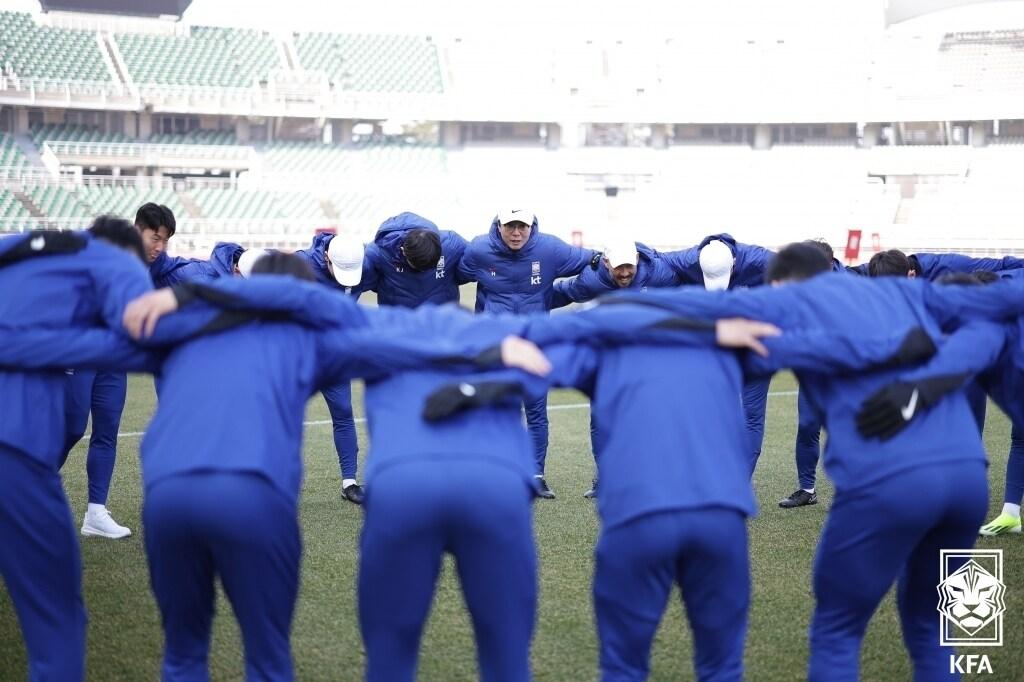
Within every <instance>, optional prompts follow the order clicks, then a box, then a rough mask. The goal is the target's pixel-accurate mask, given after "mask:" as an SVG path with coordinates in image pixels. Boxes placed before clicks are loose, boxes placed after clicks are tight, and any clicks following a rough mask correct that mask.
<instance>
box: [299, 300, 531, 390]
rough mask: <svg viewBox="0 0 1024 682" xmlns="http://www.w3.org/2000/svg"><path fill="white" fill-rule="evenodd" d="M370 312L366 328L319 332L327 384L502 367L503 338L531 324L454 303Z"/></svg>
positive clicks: (508, 316) (517, 333)
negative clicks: (411, 373)
mask: <svg viewBox="0 0 1024 682" xmlns="http://www.w3.org/2000/svg"><path fill="white" fill-rule="evenodd" d="M367 313H368V321H369V323H368V324H367V325H366V326H364V327H360V328H352V329H346V330H328V331H326V332H322V333H321V334H320V335H319V338H318V341H317V343H318V347H319V348H320V352H319V355H318V357H320V358H321V360H322V363H321V373H322V375H323V376H324V377H326V383H327V384H330V383H332V382H334V383H337V382H339V381H342V380H345V379H354V378H359V377H362V378H366V379H374V378H379V377H383V376H388V375H390V374H392V373H395V372H402V371H415V370H422V369H424V368H431V369H435V370H446V371H451V372H453V373H465V372H474V371H476V372H479V371H482V370H485V369H493V368H499V367H501V354H500V344H501V341H502V339H504V338H505V337H506V336H510V335H520V334H521V332H522V329H523V327H524V326H525V320H524V319H523V318H520V317H515V316H512V315H507V316H501V317H498V316H485V317H474V316H472V315H470V314H469V313H467V312H465V311H462V310H460V309H456V308H454V307H436V306H422V307H420V308H416V309H406V308H390V307H389V308H387V309H376V310H372V311H367Z"/></svg>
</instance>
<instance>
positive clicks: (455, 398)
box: [423, 381, 521, 421]
mask: <svg viewBox="0 0 1024 682" xmlns="http://www.w3.org/2000/svg"><path fill="white" fill-rule="evenodd" d="M520 392H521V387H520V386H519V384H517V383H515V382H511V381H481V382H479V383H469V382H465V381H463V382H459V383H457V384H448V385H447V386H442V387H441V388H439V389H437V390H436V391H434V392H433V393H431V394H430V395H428V396H427V401H426V403H425V404H424V405H423V418H424V419H426V420H427V421H439V420H441V419H445V418H447V417H450V416H451V415H453V414H457V413H459V412H464V411H466V410H471V409H473V408H475V407H482V406H485V405H493V404H495V403H498V402H501V401H502V400H504V399H506V398H508V397H509V396H517V395H519V393H520Z"/></svg>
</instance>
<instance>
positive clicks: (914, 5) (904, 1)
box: [885, 0, 1009, 26]
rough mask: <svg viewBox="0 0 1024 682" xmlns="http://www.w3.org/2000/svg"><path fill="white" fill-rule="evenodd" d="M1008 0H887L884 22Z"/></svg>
mask: <svg viewBox="0 0 1024 682" xmlns="http://www.w3.org/2000/svg"><path fill="white" fill-rule="evenodd" d="M1008 1H1009V0H889V2H888V3H887V5H886V8H885V24H886V26H892V25H893V24H898V23H900V22H902V21H907V20H908V19H914V18H916V17H920V16H924V15H925V14H931V13H933V12H939V11H941V10H945V9H952V8H954V7H963V6H966V5H980V4H995V3H997V2H1008Z"/></svg>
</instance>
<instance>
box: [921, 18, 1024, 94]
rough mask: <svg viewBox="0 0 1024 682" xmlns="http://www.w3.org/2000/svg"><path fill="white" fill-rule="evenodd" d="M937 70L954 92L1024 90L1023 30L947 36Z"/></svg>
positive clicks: (940, 47)
mask: <svg viewBox="0 0 1024 682" xmlns="http://www.w3.org/2000/svg"><path fill="white" fill-rule="evenodd" d="M937 67H938V68H939V69H940V70H941V71H943V72H944V73H945V74H946V75H947V77H948V79H949V82H950V85H951V86H952V87H954V88H966V89H969V90H992V91H1002V92H1006V91H1020V90H1024V30H1007V31H975V32H969V33H947V34H946V35H945V36H944V37H943V39H942V43H941V44H940V45H939V59H938V62H937Z"/></svg>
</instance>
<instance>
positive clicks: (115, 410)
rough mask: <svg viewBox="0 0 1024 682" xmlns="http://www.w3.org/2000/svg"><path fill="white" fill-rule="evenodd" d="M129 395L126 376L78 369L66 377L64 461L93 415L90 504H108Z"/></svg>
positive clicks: (88, 460) (88, 465)
mask: <svg viewBox="0 0 1024 682" xmlns="http://www.w3.org/2000/svg"><path fill="white" fill-rule="evenodd" d="M127 394H128V375H127V374H125V373H124V372H97V371H95V370H81V369H78V370H75V371H74V373H73V374H68V375H67V383H66V384H65V391H64V396H65V399H64V405H65V408H64V411H65V442H64V460H66V459H67V457H68V455H69V454H70V453H71V448H73V447H74V446H75V444H76V443H77V442H78V441H80V440H81V439H82V435H83V434H84V433H85V427H86V425H87V424H88V422H89V414H90V413H92V435H91V436H89V454H88V455H87V456H86V459H85V469H86V473H87V474H88V477H89V502H91V503H93V504H106V503H107V495H108V493H109V492H110V479H111V478H112V477H113V475H114V464H115V462H116V461H117V432H118V429H119V428H120V427H121V413H122V412H123V411H124V403H125V398H126V396H127ZM64 460H62V461H61V466H63V462H64Z"/></svg>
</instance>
